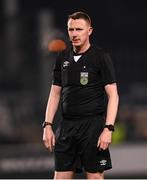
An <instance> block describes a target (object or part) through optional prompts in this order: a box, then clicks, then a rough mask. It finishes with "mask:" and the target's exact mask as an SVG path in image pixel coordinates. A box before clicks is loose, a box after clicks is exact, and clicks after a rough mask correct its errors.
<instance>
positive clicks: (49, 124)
mask: <svg viewBox="0 0 147 180" xmlns="http://www.w3.org/2000/svg"><path fill="white" fill-rule="evenodd" d="M46 126H51V127H52V126H53V124H52V123H51V122H47V121H44V122H43V123H42V128H45V127H46Z"/></svg>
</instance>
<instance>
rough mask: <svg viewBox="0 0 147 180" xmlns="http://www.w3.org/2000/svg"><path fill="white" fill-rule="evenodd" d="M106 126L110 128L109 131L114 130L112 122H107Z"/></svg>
mask: <svg viewBox="0 0 147 180" xmlns="http://www.w3.org/2000/svg"><path fill="white" fill-rule="evenodd" d="M104 128H108V129H109V131H114V126H113V125H112V124H105V126H104Z"/></svg>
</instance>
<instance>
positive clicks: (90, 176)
mask: <svg viewBox="0 0 147 180" xmlns="http://www.w3.org/2000/svg"><path fill="white" fill-rule="evenodd" d="M86 176H87V179H104V173H100V172H96V173H89V172H86Z"/></svg>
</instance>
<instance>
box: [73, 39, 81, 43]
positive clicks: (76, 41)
mask: <svg viewBox="0 0 147 180" xmlns="http://www.w3.org/2000/svg"><path fill="white" fill-rule="evenodd" d="M79 42H80V40H79V39H73V40H72V43H79Z"/></svg>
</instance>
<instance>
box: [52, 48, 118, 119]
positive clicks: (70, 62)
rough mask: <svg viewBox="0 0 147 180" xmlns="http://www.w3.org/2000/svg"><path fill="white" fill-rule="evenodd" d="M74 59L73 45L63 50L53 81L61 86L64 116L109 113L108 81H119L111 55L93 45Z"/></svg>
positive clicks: (109, 82) (56, 65)
mask: <svg viewBox="0 0 147 180" xmlns="http://www.w3.org/2000/svg"><path fill="white" fill-rule="evenodd" d="M81 55H82V56H81V57H80V59H79V60H78V61H77V62H75V60H74V53H73V50H72V48H69V49H66V50H65V51H63V52H61V53H60V54H59V56H58V57H57V59H56V63H55V68H54V75H53V84H54V85H58V86H61V87H62V96H61V106H62V113H63V117H65V118H71V119H76V118H78V119H79V118H84V117H87V116H95V115H97V114H101V113H105V112H106V101H105V90H104V87H105V85H107V84H111V83H114V82H116V79H115V72H114V67H113V64H112V61H111V58H110V56H109V55H108V54H107V53H105V52H104V51H103V50H102V49H100V48H98V47H96V46H94V45H91V47H90V48H89V49H88V50H87V51H86V52H84V53H83V54H81Z"/></svg>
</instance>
